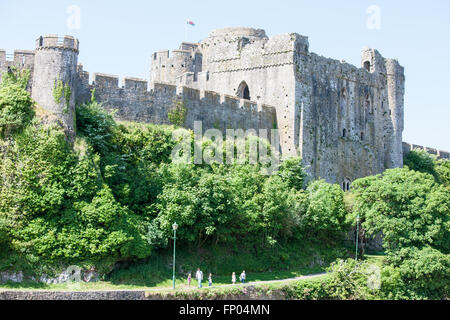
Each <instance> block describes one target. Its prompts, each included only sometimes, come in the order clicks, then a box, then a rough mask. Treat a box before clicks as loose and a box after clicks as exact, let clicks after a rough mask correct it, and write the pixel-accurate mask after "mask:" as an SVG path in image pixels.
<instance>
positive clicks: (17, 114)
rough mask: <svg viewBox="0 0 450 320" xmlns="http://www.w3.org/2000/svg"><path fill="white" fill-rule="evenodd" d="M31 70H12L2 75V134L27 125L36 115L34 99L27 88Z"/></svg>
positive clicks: (0, 92) (0, 93)
mask: <svg viewBox="0 0 450 320" xmlns="http://www.w3.org/2000/svg"><path fill="white" fill-rule="evenodd" d="M28 79H29V72H28V71H24V72H22V73H20V72H18V71H15V70H14V71H12V72H8V73H4V74H3V75H2V83H1V85H0V136H3V137H5V136H7V135H9V134H10V133H13V132H15V131H18V130H20V129H22V128H24V127H26V126H27V125H28V124H29V123H30V122H31V120H32V119H33V117H34V110H33V100H32V99H31V97H30V93H29V92H28V91H27V90H26V87H27V84H28Z"/></svg>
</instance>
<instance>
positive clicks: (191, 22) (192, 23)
mask: <svg viewBox="0 0 450 320" xmlns="http://www.w3.org/2000/svg"><path fill="white" fill-rule="evenodd" d="M187 24H189V25H191V26H193V27H194V26H195V23H194V21H192V20H188V21H187Z"/></svg>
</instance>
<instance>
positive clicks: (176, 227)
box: [172, 222, 178, 231]
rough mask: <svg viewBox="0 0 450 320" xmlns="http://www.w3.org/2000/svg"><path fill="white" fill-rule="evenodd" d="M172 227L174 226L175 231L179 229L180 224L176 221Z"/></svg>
mask: <svg viewBox="0 0 450 320" xmlns="http://www.w3.org/2000/svg"><path fill="white" fill-rule="evenodd" d="M172 228H173V230H174V231H177V229H178V224H177V223H176V222H175V223H174V224H173V225H172Z"/></svg>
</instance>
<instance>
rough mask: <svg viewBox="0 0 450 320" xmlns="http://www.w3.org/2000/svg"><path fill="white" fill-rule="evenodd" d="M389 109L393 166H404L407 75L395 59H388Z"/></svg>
mask: <svg viewBox="0 0 450 320" xmlns="http://www.w3.org/2000/svg"><path fill="white" fill-rule="evenodd" d="M386 75H387V90H388V100H389V109H390V115H391V120H392V126H393V129H394V137H393V138H394V139H393V146H392V151H391V153H392V155H391V159H392V165H393V167H403V129H404V123H403V121H404V120H403V119H404V95H405V75H404V69H403V67H402V66H401V65H400V64H399V63H398V61H397V60H394V59H386Z"/></svg>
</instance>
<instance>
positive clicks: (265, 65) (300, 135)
mask: <svg viewBox="0 0 450 320" xmlns="http://www.w3.org/2000/svg"><path fill="white" fill-rule="evenodd" d="M78 53H79V41H78V40H77V39H74V38H73V37H70V36H65V37H62V38H60V37H58V36H56V35H49V36H45V37H39V38H38V39H37V40H36V49H35V50H34V51H24V50H16V51H15V52H14V56H13V57H7V56H6V53H5V51H4V50H0V72H5V71H7V70H8V68H9V67H11V66H15V67H16V68H18V69H29V70H31V79H30V83H29V89H30V91H31V94H32V98H33V99H34V100H35V101H36V103H37V105H38V106H39V107H40V108H43V109H44V110H46V111H47V112H50V113H52V114H54V115H55V116H56V117H57V118H58V120H59V121H60V123H61V124H62V125H63V126H64V128H65V130H66V132H67V135H68V137H69V138H71V139H73V138H74V136H75V130H76V128H75V124H74V114H75V107H76V105H77V104H78V103H83V102H86V101H89V99H90V97H91V93H92V92H95V97H96V99H97V101H99V102H102V103H103V105H104V106H105V108H106V109H109V110H113V109H114V110H116V114H115V116H116V117H117V118H118V119H119V120H127V121H138V122H149V123H156V124H168V123H169V120H168V114H169V112H170V110H171V108H172V107H173V105H174V103H175V102H176V101H180V102H182V103H183V104H184V106H185V108H186V117H185V121H184V126H185V127H187V128H193V124H194V121H202V122H203V129H209V128H217V129H221V130H222V131H225V130H226V129H228V128H234V129H238V128H240V129H255V130H260V129H268V130H269V131H270V129H274V128H277V129H278V130H279V139H280V145H281V152H282V153H283V155H284V156H291V155H298V156H301V157H302V158H303V161H304V164H305V166H306V168H307V172H308V174H309V176H310V177H311V178H324V179H325V180H327V181H329V182H332V183H339V184H340V185H341V186H342V188H343V189H346V190H347V189H349V187H350V184H351V182H352V181H353V180H355V179H357V178H360V177H364V176H368V175H373V174H377V173H381V172H383V171H384V170H386V169H388V168H395V167H401V166H403V153H404V152H408V151H409V150H411V149H412V148H413V147H417V146H414V145H409V144H406V143H403V142H402V132H403V114H404V85H405V76H404V69H403V67H402V66H401V65H400V64H399V63H398V62H397V61H396V60H394V59H388V58H384V57H382V56H381V54H380V53H379V52H378V51H377V50H374V49H364V50H363V52H362V57H361V67H360V68H358V67H355V66H352V65H350V64H348V63H345V62H343V61H337V60H332V59H328V58H325V57H321V56H319V55H317V54H315V53H312V52H310V51H309V42H308V38H307V37H305V36H301V35H299V34H297V33H290V34H282V35H277V36H274V37H272V38H268V37H267V36H266V33H265V31H264V30H261V29H253V28H225V29H219V30H215V31H213V32H211V33H210V35H209V36H208V38H206V39H205V40H203V41H201V42H200V43H186V42H183V43H182V44H181V46H180V48H179V49H178V50H173V51H172V53H170V52H169V51H160V52H156V53H154V54H153V55H152V57H151V60H152V67H151V72H150V83H148V82H147V81H146V80H143V79H137V78H128V77H127V78H124V79H123V83H122V85H121V86H119V78H118V77H117V76H112V75H107V74H100V73H95V74H94V75H93V82H92V83H89V73H88V72H86V71H84V70H83V67H82V65H79V64H78ZM0 81H1V78H0ZM57 88H60V91H61V92H60V93H61V95H62V96H63V97H62V98H59V97H58V98H55V90H56V89H57ZM94 89H95V91H94ZM422 148H423V147H422ZM425 149H426V150H428V149H427V148H425ZM428 151H430V152H431V153H434V154H436V155H438V156H440V157H443V158H448V157H449V154H448V153H447V152H444V151H439V150H434V149H429V150H428Z"/></svg>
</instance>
